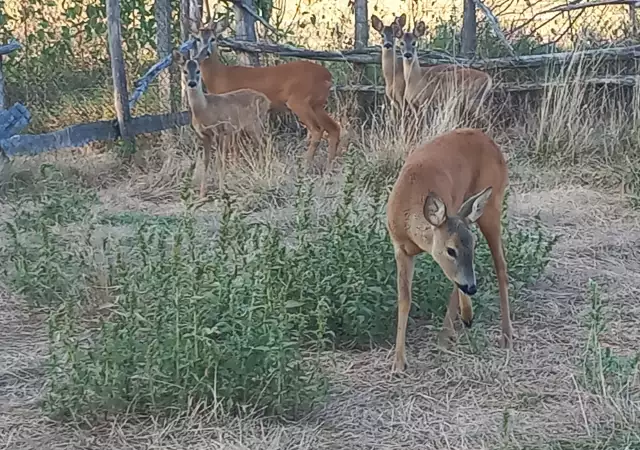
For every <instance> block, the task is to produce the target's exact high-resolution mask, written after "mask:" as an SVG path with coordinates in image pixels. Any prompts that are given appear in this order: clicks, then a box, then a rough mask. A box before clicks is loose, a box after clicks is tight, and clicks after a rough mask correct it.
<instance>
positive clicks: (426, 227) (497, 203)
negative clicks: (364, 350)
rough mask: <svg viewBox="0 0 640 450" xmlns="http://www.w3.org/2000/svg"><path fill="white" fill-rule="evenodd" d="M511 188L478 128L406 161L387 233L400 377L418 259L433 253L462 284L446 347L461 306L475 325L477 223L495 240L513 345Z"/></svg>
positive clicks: (506, 331) (506, 328) (444, 336)
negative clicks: (505, 230)
mask: <svg viewBox="0 0 640 450" xmlns="http://www.w3.org/2000/svg"><path fill="white" fill-rule="evenodd" d="M507 184H508V173H507V165H506V163H505V159H504V157H503V155H502V152H501V150H500V148H498V146H497V145H496V144H495V143H494V142H493V140H492V139H491V138H490V137H489V136H487V135H486V134H485V133H484V132H482V131H481V130H478V129H471V128H462V129H456V130H453V131H449V132H447V133H444V134H441V135H439V136H437V137H436V138H435V139H433V140H432V141H430V142H427V143H426V144H423V145H422V146H420V147H418V148H417V149H415V150H414V151H413V152H412V153H411V154H409V156H408V157H407V159H406V160H405V163H404V165H403V167H402V169H401V171H400V174H399V175H398V178H397V180H396V182H395V184H394V186H393V189H392V191H391V194H390V196H389V201H388V203H387V228H388V231H389V236H390V238H391V241H392V243H393V248H394V252H395V260H396V268H397V283H398V325H397V334H396V350H395V360H394V364H393V370H394V371H398V372H402V371H404V370H405V368H406V358H405V335H406V330H407V318H408V316H409V309H410V307H411V284H412V279H413V268H414V258H415V256H416V255H418V254H420V253H422V252H427V253H429V254H431V256H432V257H433V259H434V260H435V261H436V263H437V264H438V265H439V266H440V268H441V269H442V271H443V272H444V274H445V275H446V277H447V278H448V279H449V280H451V281H452V282H453V285H454V286H453V291H452V292H451V297H450V298H449V306H448V307H447V313H446V315H445V318H444V324H443V328H442V331H441V332H440V336H439V341H440V344H441V345H442V346H446V345H447V344H448V343H449V338H451V337H452V336H453V335H454V320H455V319H456V317H457V316H458V306H460V315H461V318H462V321H463V322H464V324H465V325H466V326H467V327H470V326H471V323H472V321H473V308H472V305H471V298H470V296H472V295H473V294H475V293H476V291H477V287H476V275H475V270H474V247H475V244H476V242H475V236H474V234H473V233H472V230H471V225H472V224H473V223H474V222H477V224H478V226H479V227H480V231H481V232H482V234H483V235H484V237H485V238H486V239H487V243H488V244H489V248H490V250H491V255H492V257H493V263H494V267H495V270H496V276H497V279H498V286H499V291H500V313H501V322H502V337H501V340H500V342H501V345H502V346H503V347H510V346H511V340H512V328H511V319H510V317H509V294H508V280H507V266H506V261H505V258H504V253H503V250H502V237H501V224H500V215H501V212H502V200H503V198H504V192H505V189H506V187H507Z"/></svg>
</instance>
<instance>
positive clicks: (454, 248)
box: [424, 186, 492, 295]
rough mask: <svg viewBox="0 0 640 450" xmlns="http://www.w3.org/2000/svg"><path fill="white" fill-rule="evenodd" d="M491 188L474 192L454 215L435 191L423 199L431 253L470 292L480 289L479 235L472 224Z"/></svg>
mask: <svg viewBox="0 0 640 450" xmlns="http://www.w3.org/2000/svg"><path fill="white" fill-rule="evenodd" d="M491 191H492V188H491V186H489V187H488V188H485V189H484V190H482V191H481V192H478V193H477V194H474V195H472V196H471V197H469V198H468V199H467V200H465V202H464V203H463V204H462V206H460V209H459V210H458V212H457V214H455V215H453V216H449V215H448V214H447V207H446V206H445V204H444V202H443V201H442V200H441V199H440V197H438V196H437V195H436V194H435V193H433V192H430V193H429V194H428V195H427V199H426V200H425V202H424V216H425V218H426V219H427V222H429V224H430V225H431V229H432V231H433V243H432V245H433V247H432V250H431V255H432V256H433V259H434V260H435V261H436V262H437V263H438V265H439V266H440V267H441V268H442V271H443V272H444V274H445V275H446V277H447V278H449V280H451V281H452V282H454V283H455V284H456V285H457V286H458V288H459V289H460V290H461V291H462V292H464V293H465V294H467V295H473V294H475V293H476V291H477V287H476V273H475V269H474V264H473V258H474V250H475V245H476V237H475V235H474V234H473V232H472V230H471V225H472V224H473V223H475V222H476V221H477V220H478V219H479V218H480V216H482V213H483V210H484V207H485V205H486V204H487V201H488V200H489V197H491Z"/></svg>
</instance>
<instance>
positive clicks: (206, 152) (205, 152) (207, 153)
mask: <svg viewBox="0 0 640 450" xmlns="http://www.w3.org/2000/svg"><path fill="white" fill-rule="evenodd" d="M212 141H213V140H212V137H211V136H210V135H209V134H205V135H203V136H202V179H201V180H200V198H205V197H206V195H207V172H208V169H209V162H210V160H211V147H212V145H213V143H212Z"/></svg>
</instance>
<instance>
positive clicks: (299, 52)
mask: <svg viewBox="0 0 640 450" xmlns="http://www.w3.org/2000/svg"><path fill="white" fill-rule="evenodd" d="M194 44H195V41H194V40H193V39H189V40H188V41H186V42H184V43H183V44H182V45H180V47H179V50H180V52H182V53H185V52H188V51H190V50H191V49H192V48H193V46H194ZM220 46H221V47H223V48H227V49H231V50H236V51H243V52H249V53H251V52H253V53H271V54H277V55H280V56H283V57H296V58H303V59H311V60H316V61H343V62H350V63H359V64H380V48H379V47H377V46H376V47H365V48H363V49H358V50H345V51H337V50H336V51H321V50H308V49H304V48H299V47H294V46H292V45H283V44H267V43H256V42H247V41H236V40H233V39H222V40H221V41H220ZM418 57H419V60H420V65H421V66H430V65H436V64H457V65H460V66H462V67H473V68H476V69H504V68H525V67H528V68H536V67H542V66H546V65H551V64H567V63H570V62H571V61H580V60H582V59H593V60H596V61H599V62H605V61H611V60H616V59H634V58H640V45H633V46H628V47H611V48H603V49H597V50H585V51H578V52H563V53H548V54H544V55H528V56H512V57H508V58H492V59H487V60H469V59H465V58H456V57H453V56H451V55H448V54H446V53H443V52H437V51H427V52H420V53H419V56H418ZM172 62H173V56H172V55H171V54H170V55H168V56H166V57H165V58H163V59H161V60H160V61H158V62H157V63H155V64H154V65H153V66H151V68H149V70H147V72H146V73H145V74H144V75H143V76H142V77H141V78H139V79H138V80H137V81H136V82H135V83H134V86H135V90H134V91H133V94H132V96H131V99H130V100H129V107H130V108H133V107H134V105H135V104H136V103H137V101H138V100H139V99H140V97H141V96H142V94H143V93H144V92H145V91H146V90H147V89H148V87H149V85H150V83H151V82H152V81H153V80H154V79H155V78H156V77H157V76H158V75H159V74H160V72H162V71H163V70H164V69H165V68H167V67H169V66H170V65H171V63H172ZM373 88H374V89H375V86H374V87H373Z"/></svg>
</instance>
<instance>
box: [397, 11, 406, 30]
mask: <svg viewBox="0 0 640 450" xmlns="http://www.w3.org/2000/svg"><path fill="white" fill-rule="evenodd" d="M395 22H396V23H397V24H398V26H399V27H400V28H404V26H405V25H406V24H407V15H406V14H405V13H402V15H401V16H400V17H396V20H395Z"/></svg>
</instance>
